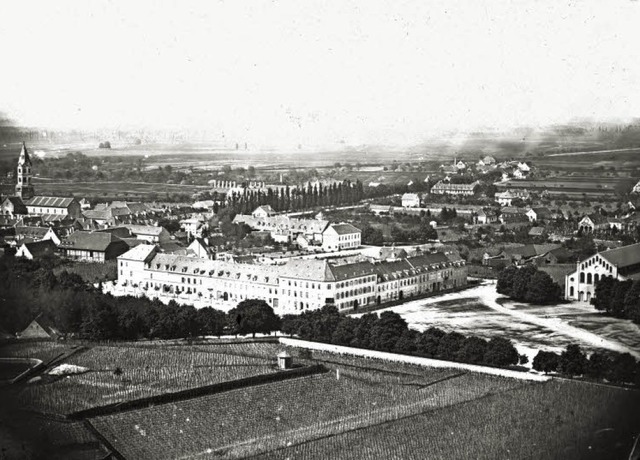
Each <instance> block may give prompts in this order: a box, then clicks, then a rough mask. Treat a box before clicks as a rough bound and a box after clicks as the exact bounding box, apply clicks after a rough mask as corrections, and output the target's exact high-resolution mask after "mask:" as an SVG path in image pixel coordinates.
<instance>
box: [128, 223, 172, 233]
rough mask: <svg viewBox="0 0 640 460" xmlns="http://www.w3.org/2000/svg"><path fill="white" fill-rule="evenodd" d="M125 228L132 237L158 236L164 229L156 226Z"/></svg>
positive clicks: (131, 226) (130, 226)
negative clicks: (129, 231)
mask: <svg viewBox="0 0 640 460" xmlns="http://www.w3.org/2000/svg"><path fill="white" fill-rule="evenodd" d="M126 227H127V228H128V229H129V230H131V233H133V234H134V235H153V236H159V235H160V234H161V233H162V231H163V230H164V227H159V226H157V225H126Z"/></svg>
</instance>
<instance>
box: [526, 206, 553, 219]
mask: <svg viewBox="0 0 640 460" xmlns="http://www.w3.org/2000/svg"><path fill="white" fill-rule="evenodd" d="M527 217H528V218H529V222H539V221H542V220H548V219H550V218H551V211H550V210H549V208H544V207H536V208H530V209H528V210H527Z"/></svg>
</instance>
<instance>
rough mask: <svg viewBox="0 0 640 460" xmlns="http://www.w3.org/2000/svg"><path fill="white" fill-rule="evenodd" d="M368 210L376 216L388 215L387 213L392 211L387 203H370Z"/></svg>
mask: <svg viewBox="0 0 640 460" xmlns="http://www.w3.org/2000/svg"><path fill="white" fill-rule="evenodd" d="M369 211H371V212H372V213H374V214H375V215H376V216H381V215H387V216H388V215H389V214H391V213H393V207H391V206H389V205H382V204H370V205H369Z"/></svg>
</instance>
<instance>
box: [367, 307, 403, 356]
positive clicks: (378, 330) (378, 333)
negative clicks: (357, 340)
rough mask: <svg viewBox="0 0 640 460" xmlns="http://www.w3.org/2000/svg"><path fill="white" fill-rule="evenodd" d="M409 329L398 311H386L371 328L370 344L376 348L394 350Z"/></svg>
mask: <svg viewBox="0 0 640 460" xmlns="http://www.w3.org/2000/svg"><path fill="white" fill-rule="evenodd" d="M406 330H407V322H406V321H405V320H404V319H403V318H402V317H401V316H400V315H399V314H397V313H396V312H393V311H384V312H382V313H381V314H380V319H379V320H378V321H376V323H375V324H374V325H373V327H372V328H371V334H370V346H371V347H372V348H375V349H376V350H381V351H392V350H393V349H394V347H395V344H396V342H397V341H398V338H400V336H401V335H402V333H403V332H404V331H406Z"/></svg>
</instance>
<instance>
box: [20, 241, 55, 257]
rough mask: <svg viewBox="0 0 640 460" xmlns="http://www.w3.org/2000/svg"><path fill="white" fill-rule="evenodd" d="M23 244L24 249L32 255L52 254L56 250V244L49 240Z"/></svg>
mask: <svg viewBox="0 0 640 460" xmlns="http://www.w3.org/2000/svg"><path fill="white" fill-rule="evenodd" d="M23 246H25V247H26V249H27V250H28V251H29V254H31V255H32V256H33V257H42V256H48V255H53V254H55V252H56V245H55V243H54V242H53V241H51V240H42V241H34V242H32V243H23ZM21 247H22V246H21Z"/></svg>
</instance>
